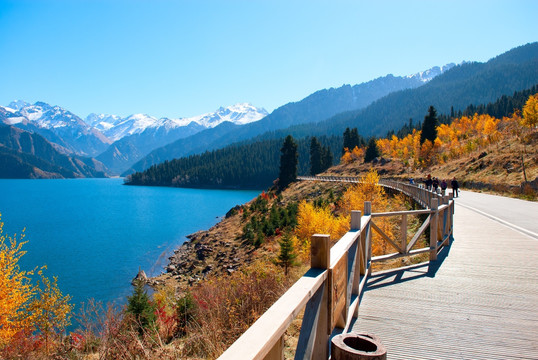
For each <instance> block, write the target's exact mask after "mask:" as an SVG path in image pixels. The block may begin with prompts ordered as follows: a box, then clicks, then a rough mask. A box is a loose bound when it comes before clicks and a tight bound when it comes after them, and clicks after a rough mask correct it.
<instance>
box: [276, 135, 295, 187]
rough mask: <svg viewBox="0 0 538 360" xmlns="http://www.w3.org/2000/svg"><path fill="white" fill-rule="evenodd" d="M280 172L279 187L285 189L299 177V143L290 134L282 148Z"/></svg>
mask: <svg viewBox="0 0 538 360" xmlns="http://www.w3.org/2000/svg"><path fill="white" fill-rule="evenodd" d="M280 153H281V155H280V173H279V177H278V187H279V189H280V190H283V189H285V188H286V186H288V185H289V184H291V183H292V182H294V181H295V180H296V179H297V163H298V153H297V144H296V143H295V141H294V140H293V137H292V136H291V135H288V136H287V137H286V139H285V140H284V144H282V148H281V149H280Z"/></svg>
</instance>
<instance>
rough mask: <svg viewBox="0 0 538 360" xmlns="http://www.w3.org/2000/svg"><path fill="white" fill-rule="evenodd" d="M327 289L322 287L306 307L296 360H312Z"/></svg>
mask: <svg viewBox="0 0 538 360" xmlns="http://www.w3.org/2000/svg"><path fill="white" fill-rule="evenodd" d="M326 288H327V286H325V285H323V286H320V288H319V289H318V290H317V291H316V293H315V294H314V296H312V298H310V300H309V301H308V303H307V304H306V306H305V312H304V316H303V322H302V324H301V333H300V334H299V340H298V343H297V349H296V351H295V359H296V360H299V359H304V360H306V359H308V360H310V359H311V358H312V354H313V353H314V345H315V343H316V334H317V330H318V326H317V325H318V323H319V319H320V313H321V308H322V305H323V301H322V300H323V296H324V295H326V294H325V293H326ZM325 297H326V296H325ZM318 351H319V349H318Z"/></svg>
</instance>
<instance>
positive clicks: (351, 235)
mask: <svg viewBox="0 0 538 360" xmlns="http://www.w3.org/2000/svg"><path fill="white" fill-rule="evenodd" d="M300 180H304V181H311V180H317V181H340V182H358V181H359V179H358V178H354V177H343V178H340V177H301V178H300ZM380 185H382V186H385V187H388V188H392V189H395V190H397V191H400V192H402V193H405V194H406V195H408V196H411V197H412V198H413V199H415V200H416V201H417V202H418V203H419V204H421V205H422V206H423V207H425V208H426V209H422V210H409V211H394V212H387V213H372V206H371V203H370V202H365V204H364V214H362V213H361V212H360V211H352V213H351V223H350V231H349V232H347V233H346V234H345V235H344V236H343V237H342V238H340V239H339V241H338V242H336V243H335V244H334V245H333V246H332V247H331V246H330V244H331V241H330V236H329V235H324V234H316V235H313V236H312V239H311V262H310V267H311V268H310V270H309V271H308V272H307V273H306V274H305V275H303V276H302V277H301V278H300V279H299V280H298V281H297V282H296V283H295V284H294V285H293V286H292V287H291V288H290V289H288V291H287V292H286V293H285V294H284V295H282V297H280V298H279V299H278V300H277V301H276V302H275V303H274V304H273V305H272V306H271V307H270V308H269V309H268V310H267V311H266V312H265V313H264V314H263V315H262V316H261V317H260V318H259V319H258V320H257V321H256V322H255V323H254V324H253V325H252V326H251V327H250V328H249V329H248V330H247V331H246V332H245V333H244V334H243V335H242V336H241V337H240V338H239V339H237V340H236V341H235V342H234V343H233V344H232V345H231V346H230V347H229V348H228V349H227V350H226V351H225V352H224V353H223V354H222V355H221V356H220V357H219V359H221V360H227V359H238V358H241V359H282V358H283V351H284V334H285V332H286V330H287V329H288V327H289V325H290V324H291V323H292V321H293V320H294V319H295V318H296V317H297V316H298V315H299V314H300V313H301V311H302V310H303V309H304V315H303V320H302V325H301V332H300V335H299V340H298V344H297V348H296V350H295V359H328V357H329V339H330V336H331V334H333V333H336V332H347V331H349V328H350V326H351V323H352V321H353V318H356V317H358V313H359V305H360V298H361V294H362V292H363V290H364V288H365V284H366V280H367V278H368V275H369V274H370V273H371V269H372V268H371V264H372V263H373V262H376V261H383V260H388V259H393V258H398V257H403V256H415V255H418V254H421V253H427V252H429V254H430V255H429V260H430V261H434V260H436V259H437V254H438V252H439V250H440V248H441V247H442V246H445V245H449V244H450V239H451V238H452V233H453V221H452V219H453V214H454V200H453V198H452V194H450V195H448V196H442V195H441V194H439V193H436V192H432V191H429V190H428V189H425V188H423V187H421V186H417V185H413V184H403V183H399V182H396V181H392V180H383V181H380ZM413 215H427V217H426V219H425V220H424V222H423V223H422V225H421V226H420V227H419V229H418V230H417V232H416V233H415V234H414V235H413V236H412V237H411V239H410V240H409V241H408V234H407V233H408V227H407V220H408V216H413ZM394 216H400V217H401V220H400V237H399V238H397V239H393V238H391V237H390V236H388V235H387V234H386V233H385V232H384V231H383V230H382V229H381V228H380V227H379V226H378V225H377V224H376V219H379V218H381V217H394ZM427 228H429V229H430V238H429V247H425V248H419V249H415V245H416V244H417V242H418V239H419V238H420V237H421V236H422V235H423V234H424V233H425V231H426V229H427ZM374 231H375V232H376V233H378V234H379V235H380V236H381V238H383V239H384V240H386V241H387V243H388V244H390V246H391V247H392V248H394V249H395V250H396V252H394V253H390V254H386V255H381V256H376V257H372V234H373V232H374Z"/></svg>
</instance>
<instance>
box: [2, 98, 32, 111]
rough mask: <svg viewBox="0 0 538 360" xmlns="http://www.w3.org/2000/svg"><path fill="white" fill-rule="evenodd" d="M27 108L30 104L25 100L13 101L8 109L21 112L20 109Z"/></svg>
mask: <svg viewBox="0 0 538 360" xmlns="http://www.w3.org/2000/svg"><path fill="white" fill-rule="evenodd" d="M26 106H30V103H27V102H26V101H24V100H13V101H12V102H10V103H9V105H8V106H7V107H8V108H10V109H13V110H17V111H19V110H20V109H22V108H24V107H26Z"/></svg>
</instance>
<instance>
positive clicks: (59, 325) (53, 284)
mask: <svg viewBox="0 0 538 360" xmlns="http://www.w3.org/2000/svg"><path fill="white" fill-rule="evenodd" d="M3 226H4V224H3V223H2V222H0V354H1V355H2V356H3V357H5V358H10V357H12V356H20V355H21V354H26V355H27V354H28V353H30V352H33V351H38V352H39V351H41V352H44V353H46V354H48V352H49V348H50V347H51V346H55V345H56V344H57V341H59V340H60V337H61V334H62V332H63V330H64V329H65V328H66V327H67V326H69V324H70V317H71V311H72V309H73V306H72V305H71V304H70V303H69V301H70V300H71V298H70V297H69V296H68V295H63V294H62V292H61V291H60V289H59V288H58V283H57V279H56V278H53V280H52V281H51V280H50V279H49V278H47V277H46V276H45V275H44V270H45V269H46V267H42V268H40V269H36V270H33V271H25V270H21V269H20V266H19V260H20V259H21V257H22V256H23V255H24V254H25V253H26V252H25V251H23V250H22V247H23V246H24V244H26V242H25V241H23V240H24V232H23V234H22V235H20V236H19V237H18V236H17V235H14V236H7V235H4V233H3ZM35 275H37V276H39V278H38V280H37V281H34V279H33V277H34V276H35ZM26 355H25V356H26Z"/></svg>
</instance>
